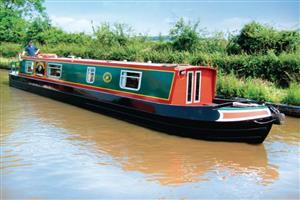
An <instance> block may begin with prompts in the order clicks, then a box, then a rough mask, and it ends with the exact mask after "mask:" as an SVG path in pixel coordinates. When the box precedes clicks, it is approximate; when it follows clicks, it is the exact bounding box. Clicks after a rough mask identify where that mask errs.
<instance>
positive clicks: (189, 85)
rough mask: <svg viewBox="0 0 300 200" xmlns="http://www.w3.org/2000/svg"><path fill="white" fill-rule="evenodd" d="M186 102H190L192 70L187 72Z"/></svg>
mask: <svg viewBox="0 0 300 200" xmlns="http://www.w3.org/2000/svg"><path fill="white" fill-rule="evenodd" d="M186 84H187V88H186V103H192V91H193V72H188V74H187V83H186Z"/></svg>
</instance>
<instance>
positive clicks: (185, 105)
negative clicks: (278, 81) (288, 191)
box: [9, 54, 283, 143]
mask: <svg viewBox="0 0 300 200" xmlns="http://www.w3.org/2000/svg"><path fill="white" fill-rule="evenodd" d="M16 66H18V67H16ZM216 73H217V72H216V69H214V68H212V67H206V66H191V65H185V64H154V63H149V62H148V63H141V62H127V61H110V60H93V59H81V58H74V57H70V58H64V57H57V56H56V55H53V54H40V55H38V56H36V57H29V56H24V57H21V59H20V61H19V62H18V63H14V64H12V70H11V72H10V74H9V84H10V86H12V87H16V88H19V89H22V90H26V91H29V92H33V93H37V94H40V95H43V96H47V97H50V98H53V99H56V100H60V101H64V102H68V103H71V104H74V105H77V106H81V107H84V108H88V109H90V110H93V111H96V112H101V113H104V114H107V115H110V116H113V117H116V118H119V119H122V120H126V121H129V122H133V123H136V124H139V125H142V126H144V127H147V128H151V129H155V130H158V131H162V132H166V133H169V134H174V135H178V136H183V137H190V138H196V139H204V140H221V141H236V142H247V143H262V142H263V141H264V140H265V138H266V137H267V135H268V133H269V131H270V129H271V127H272V125H273V124H280V123H281V122H282V120H283V114H281V113H280V112H279V111H278V110H277V109H275V108H274V107H272V106H268V105H265V104H257V103H252V102H251V103H249V102H227V103H216V102H214V97H215V88H216ZM120 131H121V130H120Z"/></svg>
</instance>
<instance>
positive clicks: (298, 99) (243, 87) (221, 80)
mask: <svg viewBox="0 0 300 200" xmlns="http://www.w3.org/2000/svg"><path fill="white" fill-rule="evenodd" d="M217 94H218V95H221V96H224V97H227V98H232V97H242V98H247V99H253V100H256V101H263V102H272V103H286V104H291V105H300V85H299V84H296V83H292V84H291V85H290V87H289V88H286V89H282V88H279V87H276V85H275V84H274V83H271V82H268V81H265V80H262V79H258V78H249V77H248V78H246V79H244V78H237V77H236V76H235V75H234V73H230V74H224V73H221V72H220V73H219V74H218V81H217Z"/></svg>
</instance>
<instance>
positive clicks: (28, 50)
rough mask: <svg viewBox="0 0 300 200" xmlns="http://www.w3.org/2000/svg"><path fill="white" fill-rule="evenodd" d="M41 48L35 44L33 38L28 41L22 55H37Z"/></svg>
mask: <svg viewBox="0 0 300 200" xmlns="http://www.w3.org/2000/svg"><path fill="white" fill-rule="evenodd" d="M39 51H40V50H39V49H38V48H37V47H36V46H34V45H33V43H32V40H30V41H29V42H28V45H27V46H26V47H25V50H24V51H23V53H22V55H25V53H27V55H28V56H36V55H37V54H38V53H39Z"/></svg>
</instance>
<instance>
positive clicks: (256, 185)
mask: <svg viewBox="0 0 300 200" xmlns="http://www.w3.org/2000/svg"><path fill="white" fill-rule="evenodd" d="M7 74H8V72H7V71H5V70H0V77H1V81H0V89H1V124H0V125H1V198H2V199H71V198H72V199H92V198H93V199H95V198H126V199H145V198H147V199H168V198H172V199H195V198H197V199H199V198H205V199H232V198H239V199H241V198H242V199H245V198H246V199H299V198H300V194H299V180H300V178H299V176H300V172H299V166H300V161H299V154H300V151H299V147H300V119H299V118H298V119H297V118H292V117H287V119H286V124H285V125H283V126H273V128H272V131H271V133H270V134H269V136H268V138H267V139H266V141H265V142H264V143H263V144H261V145H249V144H242V143H230V142H208V141H201V140H193V139H187V138H181V137H176V136H170V135H167V134H163V133H159V132H156V131H152V130H148V129H146V128H142V127H139V126H136V125H133V124H130V123H127V122H124V121H120V120H117V119H114V118H110V117H107V116H104V115H101V114H98V113H94V112H91V111H88V110H84V109H82V108H78V107H75V106H72V105H69V104H65V103H61V102H58V101H54V100H51V99H49V98H45V97H41V96H38V95H35V94H32V93H28V92H25V91H22V90H18V89H15V88H11V87H9V85H8V80H7Z"/></svg>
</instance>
